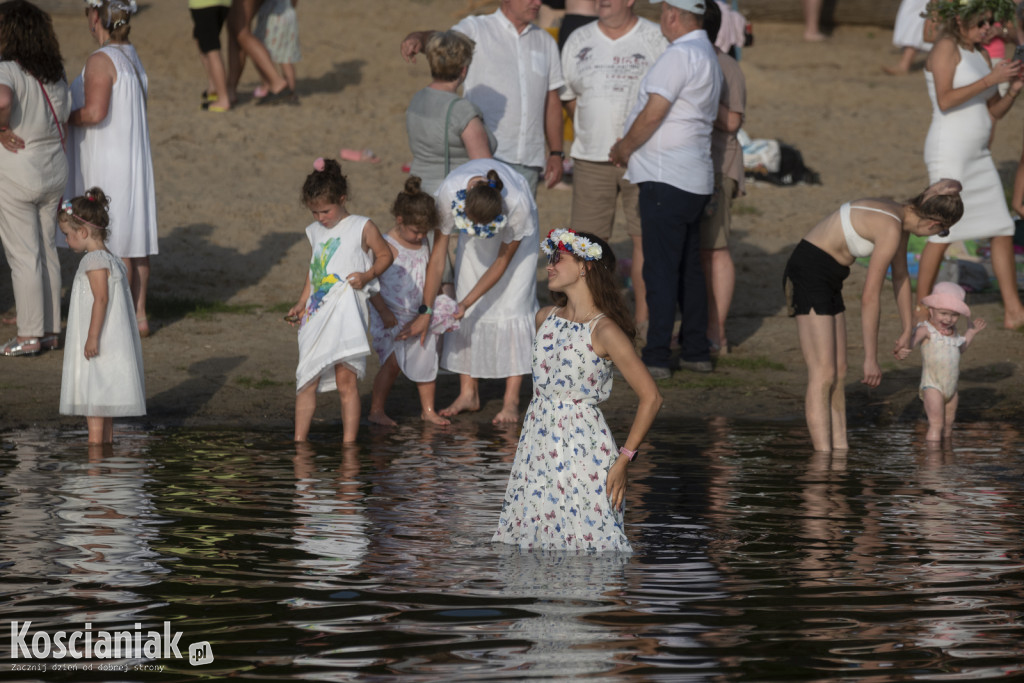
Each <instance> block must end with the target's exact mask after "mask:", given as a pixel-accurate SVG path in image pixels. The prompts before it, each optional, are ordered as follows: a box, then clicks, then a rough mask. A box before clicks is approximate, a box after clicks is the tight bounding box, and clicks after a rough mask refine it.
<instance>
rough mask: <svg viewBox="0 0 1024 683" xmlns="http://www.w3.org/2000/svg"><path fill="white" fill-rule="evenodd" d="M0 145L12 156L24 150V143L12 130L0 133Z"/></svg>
mask: <svg viewBox="0 0 1024 683" xmlns="http://www.w3.org/2000/svg"><path fill="white" fill-rule="evenodd" d="M0 145H3V146H4V149H6V150H7V151H8V152H11V153H12V154H17V153H18V150H19V149H25V141H24V140H22V139H21V138H20V137H18V136H17V135H15V134H14V131H13V130H6V131H4V132H3V133H0Z"/></svg>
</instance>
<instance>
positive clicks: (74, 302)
mask: <svg viewBox="0 0 1024 683" xmlns="http://www.w3.org/2000/svg"><path fill="white" fill-rule="evenodd" d="M100 269H106V270H108V271H110V274H109V275H108V276H107V313H106V316H105V317H104V319H103V329H102V331H101V332H100V340H99V354H98V355H96V356H93V357H92V358H90V359H86V357H85V342H86V339H88V337H89V324H90V322H91V320H92V304H93V301H94V297H93V294H92V287H90V285H89V275H88V273H89V271H91V270H100ZM60 414H61V415H86V416H88V417H125V416H129V415H145V414H146V382H145V377H144V376H143V370H142V341H141V340H140V339H139V327H138V323H137V322H136V320H135V306H134V304H133V303H132V293H131V291H130V290H129V289H128V274H127V271H125V267H124V264H123V263H122V262H121V259H119V258H117V257H116V256H114V255H113V254H111V253H110V252H109V251H102V250H96V251H90V252H88V253H87V254H86V255H85V256H83V257H82V261H81V262H80V263H79V264H78V272H76V273H75V280H74V283H73V284H72V286H71V302H70V307H69V309H68V328H67V336H66V338H65V341H64V371H63V375H62V377H61V383H60Z"/></svg>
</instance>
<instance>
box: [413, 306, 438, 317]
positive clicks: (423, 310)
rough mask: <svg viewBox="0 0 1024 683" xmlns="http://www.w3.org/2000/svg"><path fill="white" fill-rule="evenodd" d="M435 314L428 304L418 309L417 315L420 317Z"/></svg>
mask: <svg viewBox="0 0 1024 683" xmlns="http://www.w3.org/2000/svg"><path fill="white" fill-rule="evenodd" d="M433 312H434V309H433V308H431V307H430V306H428V305H426V304H421V305H420V307H419V308H417V309H416V313H417V314H418V315H430V314H431V313H433Z"/></svg>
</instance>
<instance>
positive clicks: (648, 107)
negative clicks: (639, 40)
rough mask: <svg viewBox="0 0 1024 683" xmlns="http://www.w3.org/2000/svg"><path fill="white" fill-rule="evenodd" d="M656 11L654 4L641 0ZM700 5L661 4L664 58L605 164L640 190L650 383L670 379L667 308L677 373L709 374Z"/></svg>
mask: <svg viewBox="0 0 1024 683" xmlns="http://www.w3.org/2000/svg"><path fill="white" fill-rule="evenodd" d="M651 1H652V2H661V0H651ZM706 2H714V0H665V4H664V5H662V8H661V21H660V24H661V32H662V33H663V34H664V35H665V37H666V38H667V39H668V40H669V43H670V44H669V46H668V49H666V50H665V52H664V53H663V54H662V55H661V57H660V58H659V59H658V61H657V62H656V63H655V64H654V66H653V67H651V70H650V71H649V72H648V73H647V76H646V77H645V78H644V80H643V82H642V83H641V85H640V94H639V97H638V99H637V102H636V105H635V106H634V107H633V111H632V112H631V113H630V115H629V118H628V119H627V120H626V129H625V130H626V133H625V135H624V136H623V138H622V139H621V140H619V141H618V142H616V143H615V144H614V145H613V146H612V149H611V154H610V157H611V160H612V162H613V163H615V164H617V165H626V164H628V170H627V171H626V179H627V180H629V181H631V182H634V183H637V184H638V185H639V186H640V199H639V204H640V222H641V224H642V226H643V238H642V241H643V252H644V282H645V283H646V285H647V307H648V309H649V311H650V326H649V328H648V331H647V344H646V345H645V346H644V348H643V352H642V356H643V360H644V363H645V364H646V365H647V367H648V370H650V372H651V376H652V377H654V378H655V379H666V378H668V377H670V376H671V374H672V370H671V360H670V346H671V342H672V327H673V324H674V323H675V314H676V306H677V305H678V307H679V310H680V312H681V313H682V324H681V325H680V329H679V343H680V346H681V347H682V351H681V353H680V363H679V364H680V366H682V367H684V368H686V369H688V370H694V371H697V372H710V371H711V370H712V366H711V356H710V354H709V353H708V339H707V322H708V302H707V287H706V285H705V282H704V272H703V270H702V269H701V264H700V219H701V214H702V213H703V211H704V207H705V206H706V205H707V203H708V200H709V199H710V198H711V194H712V192H713V191H714V187H715V174H714V168H713V166H712V163H711V129H712V125H713V123H714V120H715V118H716V116H717V115H718V98H719V93H720V92H721V88H722V71H721V69H720V68H719V66H718V58H717V57H716V56H715V49H714V46H713V45H712V44H711V41H710V40H708V37H707V34H706V33H705V32H704V30H703V28H702V22H703V18H704V8H705V3H706Z"/></svg>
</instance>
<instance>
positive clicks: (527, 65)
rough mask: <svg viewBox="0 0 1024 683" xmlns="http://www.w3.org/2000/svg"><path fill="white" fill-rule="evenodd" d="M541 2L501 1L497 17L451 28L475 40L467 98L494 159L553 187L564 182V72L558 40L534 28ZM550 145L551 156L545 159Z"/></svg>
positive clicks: (409, 57) (413, 43) (412, 50)
mask: <svg viewBox="0 0 1024 683" xmlns="http://www.w3.org/2000/svg"><path fill="white" fill-rule="evenodd" d="M539 10H540V0H501V6H500V7H499V8H498V10H497V11H495V12H494V13H493V14H486V15H482V16H468V17H465V18H464V19H462V21H460V22H459V23H457V24H456V25H455V26H453V27H452V29H453V30H455V31H459V32H460V33H464V34H466V35H467V36H469V37H470V38H472V39H473V40H474V41H476V49H475V50H474V51H473V62H472V64H471V65H470V67H469V72H468V74H467V75H466V82H465V85H464V86H463V88H464V90H463V94H464V95H465V97H466V99H468V100H469V101H470V102H472V103H473V104H475V105H476V106H478V107H479V108H480V111H482V112H483V115H484V125H485V126H487V128H489V129H490V130H491V131H493V132H494V137H495V138H496V139H497V140H498V149H497V150H496V151H495V153H494V156H495V157H496V158H498V159H500V160H501V161H504V162H505V163H506V164H508V165H510V166H512V167H513V168H515V169H516V170H517V171H519V172H520V173H522V174H523V176H524V177H525V178H526V179H527V180H528V181H529V182H530V187H531V188H532V189H533V191H534V193H535V194H536V190H537V183H538V180H539V177H540V175H541V173H543V174H544V180H545V182H546V184H547V186H548V187H553V186H554V185H555V184H556V183H558V181H560V180H561V179H562V160H563V158H564V156H565V155H564V153H563V150H562V108H561V102H560V100H559V97H558V91H559V89H561V87H562V85H563V81H562V65H561V62H560V60H559V57H558V46H557V45H556V44H555V40H554V38H552V37H551V35H550V34H549V33H548V32H547V31H544V30H543V29H540V28H538V27H537V26H535V25H534V24H533V23H532V22H533V21H534V20H535V19H536V18H537V13H538V11H539ZM432 33H434V31H432V30H427V31H413V32H412V33H410V34H409V35H408V36H406V38H405V40H403V41H402V48H401V49H402V56H403V57H404V58H405V59H406V61H413V60H414V58H415V56H416V54H417V53H419V52H422V51H423V46H424V45H425V44H426V41H427V39H428V38H429V37H430V35H431V34H432ZM545 139H547V142H548V145H549V149H550V152H549V153H548V154H545V152H544V141H545Z"/></svg>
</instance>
